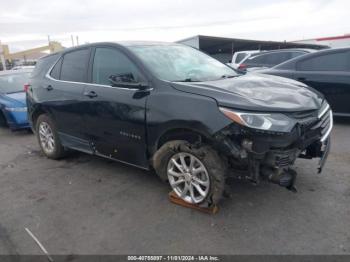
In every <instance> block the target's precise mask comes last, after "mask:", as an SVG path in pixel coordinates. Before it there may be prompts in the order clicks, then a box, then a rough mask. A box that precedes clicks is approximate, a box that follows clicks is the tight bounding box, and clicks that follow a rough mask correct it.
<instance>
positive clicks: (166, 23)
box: [0, 0, 350, 52]
mask: <svg viewBox="0 0 350 262" xmlns="http://www.w3.org/2000/svg"><path fill="white" fill-rule="evenodd" d="M349 17H350V1H349V0H285V1H277V0H251V1H250V0H240V1H235V0H196V1H190V0H147V1H142V0H138V1H137V0H124V1H118V0H94V1H92V0H91V1H89V0H56V1H50V0H35V1H34V0H32V1H28V0H0V40H1V41H2V42H3V43H7V44H9V45H10V50H11V51H12V52H13V51H18V50H23V49H26V48H31V47H36V46H40V45H45V44H46V43H47V35H50V37H51V39H52V40H57V41H60V42H62V44H63V45H65V46H71V40H70V35H72V34H73V35H79V42H80V43H86V42H98V41H118V40H158V41H159V40H160V41H176V40H179V39H183V38H187V37H190V36H193V35H198V34H202V35H213V36H225V37H236V38H248V39H260V40H281V41H282V40H287V41H291V40H298V39H307V38H315V37H323V36H333V35H343V34H347V33H350V23H349Z"/></svg>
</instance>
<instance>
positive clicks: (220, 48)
mask: <svg viewBox="0 0 350 262" xmlns="http://www.w3.org/2000/svg"><path fill="white" fill-rule="evenodd" d="M176 42H177V43H182V44H185V45H189V46H192V47H195V48H197V49H200V50H202V51H203V52H205V53H207V54H209V55H211V56H212V57H214V58H216V59H218V60H220V61H221V62H223V63H227V62H229V61H230V60H231V59H232V55H233V54H234V53H235V52H237V51H244V50H273V49H283V48H311V49H323V48H327V46H325V45H321V44H313V43H310V44H309V43H296V42H285V41H284V42H277V41H261V40H250V39H238V38H226V37H215V36H205V35H196V36H193V37H189V38H186V39H182V40H179V41H176Z"/></svg>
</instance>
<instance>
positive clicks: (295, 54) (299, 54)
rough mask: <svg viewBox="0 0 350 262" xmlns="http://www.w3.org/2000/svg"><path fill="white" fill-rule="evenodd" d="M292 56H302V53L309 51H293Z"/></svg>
mask: <svg viewBox="0 0 350 262" xmlns="http://www.w3.org/2000/svg"><path fill="white" fill-rule="evenodd" d="M290 54H291V58H294V57H298V56H301V55H305V54H307V53H304V52H291V53H290Z"/></svg>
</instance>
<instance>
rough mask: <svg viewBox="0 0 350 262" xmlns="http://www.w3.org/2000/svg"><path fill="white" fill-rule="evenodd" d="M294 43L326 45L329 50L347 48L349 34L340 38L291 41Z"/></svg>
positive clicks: (349, 40) (349, 41) (349, 44)
mask: <svg viewBox="0 0 350 262" xmlns="http://www.w3.org/2000/svg"><path fill="white" fill-rule="evenodd" d="M293 42H294V43H302V44H315V45H327V46H329V47H331V48H337V47H349V46H350V34H347V35H342V36H330V37H322V38H314V39H304V40H297V41H293Z"/></svg>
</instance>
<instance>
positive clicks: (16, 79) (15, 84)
mask: <svg viewBox="0 0 350 262" xmlns="http://www.w3.org/2000/svg"><path fill="white" fill-rule="evenodd" d="M29 77H30V73H16V74H8V75H0V93H3V94H7V93H17V92H24V84H26V83H28V80H29Z"/></svg>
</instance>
